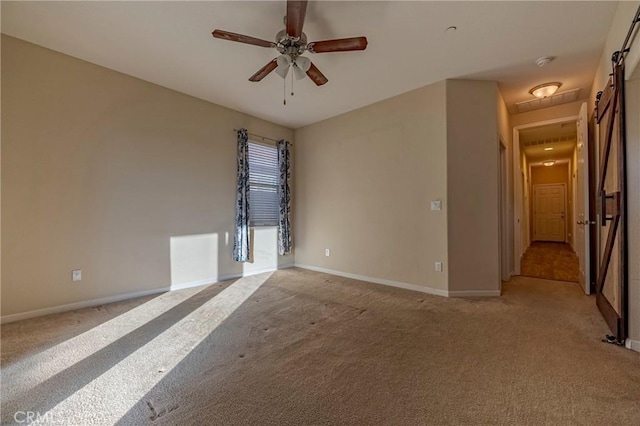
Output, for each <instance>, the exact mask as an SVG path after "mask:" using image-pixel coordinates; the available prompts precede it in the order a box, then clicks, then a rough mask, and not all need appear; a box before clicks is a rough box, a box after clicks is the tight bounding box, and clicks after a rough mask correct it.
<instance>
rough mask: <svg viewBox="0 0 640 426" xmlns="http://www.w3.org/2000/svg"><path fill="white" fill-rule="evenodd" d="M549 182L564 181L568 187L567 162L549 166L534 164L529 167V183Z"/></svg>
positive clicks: (541, 183) (540, 183)
mask: <svg viewBox="0 0 640 426" xmlns="http://www.w3.org/2000/svg"><path fill="white" fill-rule="evenodd" d="M549 183H564V184H565V185H567V190H568V189H569V169H568V164H567V163H563V164H556V165H554V166H551V167H545V166H534V167H531V184H532V185H543V184H549Z"/></svg>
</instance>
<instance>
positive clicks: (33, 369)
mask: <svg viewBox="0 0 640 426" xmlns="http://www.w3.org/2000/svg"><path fill="white" fill-rule="evenodd" d="M206 288H207V287H206V286H201V287H194V288H189V289H184V290H181V291H179V292H171V293H164V294H162V295H160V296H158V297H155V298H154V299H152V300H149V301H148V302H146V303H144V304H142V305H140V306H137V307H135V308H133V309H131V310H129V311H127V312H125V313H123V314H121V315H119V316H117V317H115V318H112V319H110V320H108V321H106V322H104V323H102V324H100V325H98V326H96V327H94V328H92V329H90V330H87V331H85V332H84V333H82V334H79V335H77V336H75V337H73V338H71V339H68V340H65V341H64V342H62V343H60V344H58V345H56V346H53V347H51V348H49V349H46V350H44V351H42V352H40V353H37V354H34V355H32V356H30V357H28V358H27V359H24V360H22V361H21V362H20V363H17V364H11V363H10V364H9V365H4V364H3V366H2V370H3V371H2V379H3V380H4V381H5V382H11V383H12V384H13V386H11V387H8V388H3V389H2V400H3V401H6V400H8V399H11V398H13V397H15V396H16V395H18V394H19V393H21V392H24V391H26V390H28V389H32V388H34V387H36V386H38V385H39V384H40V383H43V382H44V381H46V380H48V379H50V378H51V377H53V376H55V375H56V374H58V373H60V372H62V371H64V370H66V369H67V368H70V367H72V366H73V365H74V364H76V363H78V362H80V361H82V360H83V359H85V358H87V357H89V356H91V355H93V354H94V353H96V352H98V351H100V350H101V349H103V348H105V347H106V346H108V345H110V344H112V343H113V342H115V341H117V340H118V339H120V338H122V337H123V336H126V335H127V334H129V333H131V332H133V331H134V330H136V329H138V328H140V327H142V326H144V325H145V324H147V323H148V322H149V321H151V320H153V319H154V318H157V317H158V316H160V315H161V314H163V313H164V312H166V311H168V310H170V309H172V308H174V307H175V306H177V305H179V304H181V303H183V302H184V301H185V300H187V299H189V298H190V297H193V296H194V295H196V294H198V293H200V292H201V291H203V290H205V289H206Z"/></svg>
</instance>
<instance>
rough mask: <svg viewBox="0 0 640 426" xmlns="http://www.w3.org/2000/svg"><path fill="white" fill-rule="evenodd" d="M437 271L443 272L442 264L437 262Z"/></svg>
mask: <svg viewBox="0 0 640 426" xmlns="http://www.w3.org/2000/svg"><path fill="white" fill-rule="evenodd" d="M436 271H438V272H442V262H436Z"/></svg>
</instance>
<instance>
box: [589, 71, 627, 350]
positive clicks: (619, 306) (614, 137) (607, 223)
mask: <svg viewBox="0 0 640 426" xmlns="http://www.w3.org/2000/svg"><path fill="white" fill-rule="evenodd" d="M596 117H597V123H598V132H599V133H600V138H599V141H600V155H599V174H598V187H597V189H598V194H597V195H598V225H599V226H598V228H599V230H600V231H599V232H600V237H599V241H600V244H599V246H600V247H599V255H600V262H599V270H598V280H597V281H596V303H597V305H598V308H599V309H600V312H601V313H602V316H603V317H604V319H605V320H606V322H607V324H608V325H609V328H610V329H611V331H612V332H613V336H612V338H615V340H617V341H618V342H619V343H621V342H624V340H625V339H626V337H627V296H628V295H627V291H628V290H627V289H628V284H627V280H628V272H627V271H628V269H627V221H626V171H625V164H626V152H625V146H626V144H625V140H624V137H625V130H624V66H623V65H615V67H614V72H613V75H612V77H611V78H610V79H609V82H608V83H607V86H606V87H605V89H604V90H603V91H602V92H600V93H599V94H598V102H597V103H596Z"/></svg>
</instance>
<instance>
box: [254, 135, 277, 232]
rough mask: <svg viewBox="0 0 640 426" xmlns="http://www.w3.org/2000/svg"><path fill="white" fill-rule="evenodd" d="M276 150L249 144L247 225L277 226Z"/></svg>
mask: <svg viewBox="0 0 640 426" xmlns="http://www.w3.org/2000/svg"><path fill="white" fill-rule="evenodd" d="M278 178H279V177H278V150H277V149H276V147H275V146H267V145H262V144H257V143H254V142H249V223H250V225H251V226H269V225H277V224H278V205H279V202H278V181H279V179H278Z"/></svg>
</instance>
